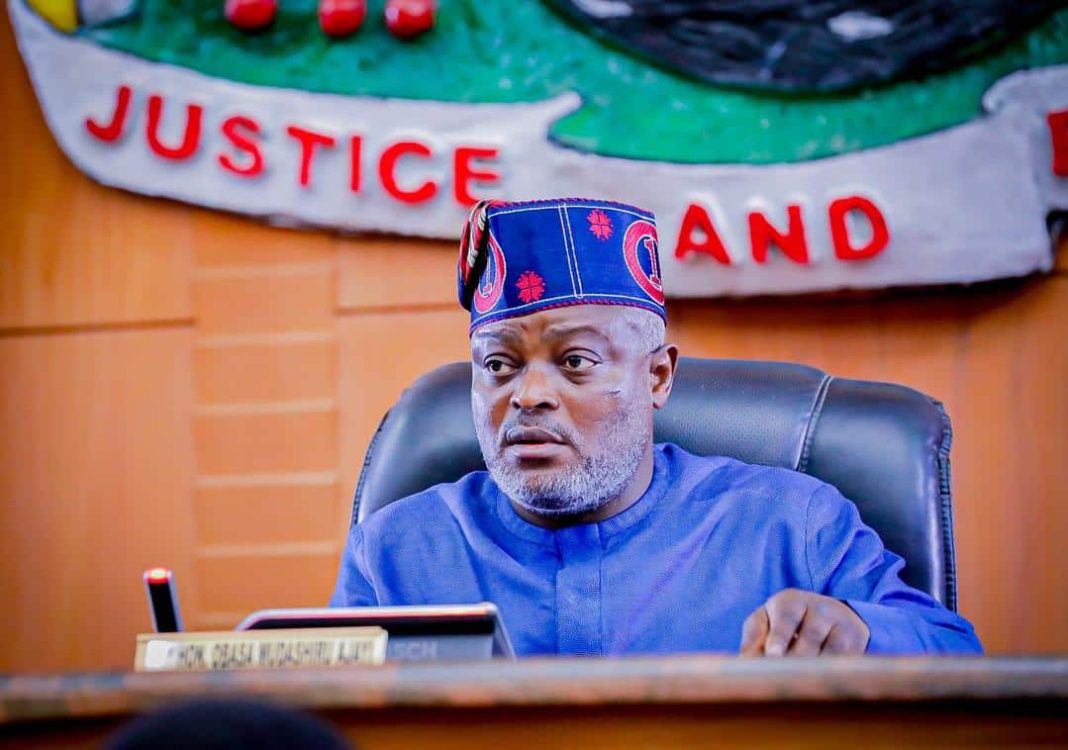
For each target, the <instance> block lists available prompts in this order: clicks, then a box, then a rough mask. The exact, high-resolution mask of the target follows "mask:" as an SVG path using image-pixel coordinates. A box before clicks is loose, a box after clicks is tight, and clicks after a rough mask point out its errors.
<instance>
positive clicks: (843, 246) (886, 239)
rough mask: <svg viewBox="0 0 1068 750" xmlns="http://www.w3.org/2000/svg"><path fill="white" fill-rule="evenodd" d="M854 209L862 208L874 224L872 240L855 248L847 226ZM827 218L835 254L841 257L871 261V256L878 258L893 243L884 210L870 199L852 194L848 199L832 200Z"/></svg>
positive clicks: (862, 211)
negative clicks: (847, 218) (847, 219)
mask: <svg viewBox="0 0 1068 750" xmlns="http://www.w3.org/2000/svg"><path fill="white" fill-rule="evenodd" d="M850 211H860V212H861V213H862V214H864V216H865V217H866V218H867V219H868V223H869V224H870V225H871V239H870V240H868V244H866V245H864V246H863V247H855V246H854V245H853V243H852V242H850V240H849V227H848V226H846V217H847V216H848V215H849V212H850ZM827 218H828V220H829V221H830V224H831V242H832V243H833V244H834V254H835V255H836V256H838V259H839V260H867V259H868V258H874V257H875V256H876V255H878V254H879V253H881V252H882V251H883V250H885V249H886V246H887V245H889V244H890V230H889V229H888V228H887V226H886V219H885V218H883V212H882V211H880V210H879V207H878V206H876V205H875V204H874V203H872V202H871V201H870V200H868V199H867V198H862V197H861V196H859V195H850V196H849V197H847V198H839V199H838V200H835V201H831V205H830V206H829V207H828V208H827Z"/></svg>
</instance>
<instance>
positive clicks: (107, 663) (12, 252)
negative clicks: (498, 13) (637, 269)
mask: <svg viewBox="0 0 1068 750" xmlns="http://www.w3.org/2000/svg"><path fill="white" fill-rule="evenodd" d="M0 107H3V110H4V112H5V115H6V116H5V127H4V129H3V130H2V131H0V160H2V163H3V164H4V169H3V170H0V253H2V259H0V430H2V436H0V602H2V603H3V605H2V606H3V611H4V613H5V616H4V617H2V618H0V671H8V670H17V671H31V670H34V671H38V670H54V669H88V668H104V667H107V668H122V667H126V666H128V665H129V663H130V659H131V658H132V653H133V649H132V647H133V634H134V633H136V632H138V631H143V630H145V629H147V628H148V627H149V621H148V615H147V611H146V608H145V604H144V599H143V593H142V591H141V588H140V573H141V571H142V569H143V568H145V567H147V566H150V565H154V564H167V565H170V566H172V567H174V568H175V569H176V570H177V573H178V580H179V591H180V594H181V597H182V605H183V610H184V615H185V617H186V621H187V625H189V626H191V627H195V628H207V627H230V626H232V625H233V624H234V623H235V622H236V621H237V619H239V618H240V617H241V616H242V615H244V614H245V613H247V612H248V611H250V610H253V609H257V608H261V607H269V606H298V605H316V604H320V603H323V602H325V600H326V599H327V597H328V596H329V594H330V590H331V588H332V582H333V577H334V572H335V568H336V561H337V555H338V552H339V550H340V545H341V542H342V539H343V535H344V533H345V529H346V527H347V525H348V518H349V511H350V504H351V495H352V488H353V486H354V483H355V480H356V476H357V473H358V470H359V465H360V462H361V460H362V457H363V453H364V450H365V448H366V446H367V443H368V441H369V440H370V437H371V435H372V434H373V431H374V429H375V427H376V425H377V423H378V421H379V419H380V418H381V416H382V414H383V413H384V412H385V410H386V409H387V408H388V407H389V405H390V404H392V403H393V401H394V400H395V399H396V397H397V396H398V395H399V394H400V392H401V390H402V389H403V388H404V387H405V386H406V385H407V384H408V383H409V382H411V380H412V379H414V378H415V377H416V376H417V375H418V374H420V373H422V372H424V371H426V370H428V369H430V368H432V367H434V366H436V365H438V364H440V363H442V362H445V361H450V360H456V359H463V358H465V357H466V354H467V338H466V333H465V331H466V323H465V315H464V314H463V313H462V312H461V311H459V310H458V308H457V307H456V306H455V303H454V299H453V294H454V287H453V263H454V252H453V247H452V244H451V243H430V242H418V241H411V240H404V239H400V238H338V237H335V236H332V235H329V234H327V233H322V232H297V231H292V230H282V229H275V228H270V227H267V226H263V225H260V224H258V223H256V222H254V221H251V220H246V219H242V218H238V217H234V216H227V215H222V214H215V213H212V212H208V211H204V210H200V209H195V208H191V207H188V206H183V205H179V204H175V203H171V202H167V201H154V200H149V199H146V198H141V197H138V196H133V195H128V194H125V193H121V192H118V191H114V190H110V189H106V188H103V187H100V186H98V185H96V184H94V183H93V182H91V181H90V180H89V179H88V178H86V177H84V176H83V175H81V174H80V173H78V172H77V171H76V170H75V169H74V168H73V167H72V166H71V165H70V164H69V163H68V162H67V161H66V159H65V158H64V157H63V156H62V154H61V153H60V152H59V150H58V149H57V147H56V146H55V144H54V143H53V141H52V139H51V136H50V135H49V134H48V132H47V129H46V127H45V124H44V121H43V118H42V117H41V114H40V111H39V109H38V107H37V104H36V102H35V100H34V97H33V93H32V91H31V90H30V86H29V84H28V81H27V77H26V74H25V71H24V70H23V69H22V66H21V62H20V61H19V59H18V55H17V52H16V50H15V48H14V43H13V38H12V34H11V30H10V28H9V27H8V25H7V17H6V14H4V15H3V21H2V23H0ZM1060 263H1061V266H1060V268H1059V270H1058V271H1057V272H1056V273H1055V274H1054V275H1053V276H1051V277H1046V278H1040V279H1033V280H1028V281H1016V282H1005V283H999V284H993V285H986V286H982V287H976V288H972V289H959V290H938V291H928V292H916V293H907V294H897V295H894V296H886V297H881V298H870V299H853V300H847V301H843V300H792V301H784V300H775V299H768V300H755V301H745V302H722V301H718V302H717V301H698V302H673V303H672V305H671V311H670V314H671V318H672V322H671V331H672V335H673V336H674V337H675V338H676V340H677V341H678V342H679V343H680V345H681V346H682V349H683V351H684V352H685V353H687V354H691V355H697V356H720V357H747V358H760V359H783V360H792V361H799V362H805V363H808V364H812V365H815V366H817V367H821V368H823V369H825V370H828V371H830V372H833V373H835V374H838V375H843V376H848V377H860V378H870V379H880V380H889V381H896V382H902V383H905V384H908V385H912V386H914V387H916V388H919V389H921V390H924V391H926V392H928V393H931V394H932V395H934V396H936V397H938V398H940V399H942V400H943V401H945V403H946V405H947V406H948V408H949V410H950V413H951V415H952V416H953V419H954V424H955V428H956V443H955V448H954V453H953V460H954V470H955V475H954V476H955V480H954V481H955V487H954V489H955V496H956V522H957V541H958V562H959V566H960V584H961V608H962V611H963V612H964V613H965V614H966V615H968V616H969V617H971V618H972V619H973V621H974V622H975V623H976V626H977V628H978V629H979V632H980V634H981V636H982V637H983V638H984V640H985V642H986V644H987V646H988V648H989V649H990V650H991V651H994V652H1001V653H1004V652H1042V651H1053V650H1059V651H1064V650H1066V649H1068V568H1066V567H1065V566H1064V565H1062V564H1061V562H1060V558H1059V555H1058V552H1059V550H1060V547H1061V545H1062V544H1063V542H1062V540H1063V539H1065V538H1068V502H1065V500H1066V491H1065V489H1064V488H1065V487H1066V486H1068V462H1065V461H1064V460H1063V459H1062V453H1063V452H1064V450H1065V446H1066V445H1068V389H1065V387H1064V385H1063V383H1062V380H1063V379H1064V377H1065V375H1066V374H1068V349H1066V347H1065V345H1064V339H1065V333H1066V329H1068V322H1066V321H1068V263H1066V261H1065V259H1064V254H1062V256H1061V258H1060ZM73 633H77V634H78V637H76V638H75V637H74V636H73V635H72V634H73Z"/></svg>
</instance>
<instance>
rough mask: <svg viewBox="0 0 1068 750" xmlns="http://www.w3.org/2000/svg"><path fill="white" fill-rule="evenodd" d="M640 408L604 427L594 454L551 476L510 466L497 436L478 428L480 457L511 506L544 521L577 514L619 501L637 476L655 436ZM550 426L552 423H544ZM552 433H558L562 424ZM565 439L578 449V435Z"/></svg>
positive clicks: (484, 428)
mask: <svg viewBox="0 0 1068 750" xmlns="http://www.w3.org/2000/svg"><path fill="white" fill-rule="evenodd" d="M643 417H644V415H643V414H642V412H641V410H640V409H623V410H620V412H618V414H617V416H616V418H615V419H613V420H611V422H610V423H609V424H605V425H602V428H601V429H602V433H603V434H604V435H605V441H604V443H602V447H601V450H600V451H599V452H598V453H597V454H596V455H593V456H590V455H585V454H580V460H579V462H578V463H576V464H574V465H572V466H569V467H568V468H566V469H563V470H561V471H558V472H555V473H553V474H550V475H547V476H546V475H540V476H535V475H532V474H531V473H529V472H526V471H523V470H522V469H519V468H516V467H515V466H514V465H511V464H509V462H508V461H507V460H505V458H504V457H503V456H502V455H501V454H502V450H503V449H502V447H501V445H500V444H499V442H498V440H497V434H496V433H491V432H490V431H489V430H488V429H487V428H488V425H481V424H480V425H476V430H475V431H476V432H477V433H478V442H479V445H480V446H481V448H482V457H483V459H484V460H485V462H486V466H487V468H488V469H489V472H490V475H491V476H492V477H493V480H494V481H495V482H496V483H497V486H498V487H500V488H501V491H503V492H504V494H505V495H507V496H508V497H509V499H510V500H512V502H514V503H516V504H517V505H519V506H520V507H521V508H523V509H525V510H527V511H529V512H530V513H532V514H534V515H536V516H540V517H543V518H554V519H556V518H565V517H568V516H578V515H582V514H584V513H589V512H590V511H594V510H597V509H598V508H600V507H602V506H604V505H606V504H607V503H609V502H611V501H612V500H615V499H616V498H617V497H619V496H620V495H621V494H623V491H624V490H625V489H626V487H627V484H628V483H629V482H630V481H631V479H633V478H634V475H635V473H637V471H638V465H639V464H640V463H641V460H642V457H643V456H644V455H645V452H646V450H647V449H648V448H649V444H650V443H651V442H652V436H651V435H650V434H649V428H648V426H647V425H646V424H645V420H644V418H643ZM542 426H548V425H544V424H543V425H542ZM553 429H554V430H555V431H557V432H560V429H559V427H558V426H554V427H553ZM565 437H566V438H568V439H569V440H571V444H572V445H575V444H576V441H575V439H574V438H575V437H576V436H575V435H574V434H573V433H566V434H565Z"/></svg>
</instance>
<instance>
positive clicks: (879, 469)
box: [352, 357, 957, 610]
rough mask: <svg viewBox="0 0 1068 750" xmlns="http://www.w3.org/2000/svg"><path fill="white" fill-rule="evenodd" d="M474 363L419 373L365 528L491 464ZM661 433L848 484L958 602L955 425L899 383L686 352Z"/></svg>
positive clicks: (373, 481)
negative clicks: (400, 503) (482, 447)
mask: <svg viewBox="0 0 1068 750" xmlns="http://www.w3.org/2000/svg"><path fill="white" fill-rule="evenodd" d="M470 388H471V366H470V364H469V363H465V362H461V363H455V364H449V365H445V366H444V367H439V368H438V369H436V370H434V371H432V372H430V373H427V374H426V375H424V376H422V377H421V378H419V380H417V381H416V382H415V383H414V384H413V385H412V386H411V387H410V388H409V389H408V390H407V391H405V393H404V395H403V396H401V398H400V400H399V401H398V402H397V404H396V405H395V406H394V407H393V408H392V409H391V410H390V411H389V413H388V414H386V416H385V418H384V419H383V420H382V423H381V424H380V425H379V427H378V431H377V432H376V433H375V436H374V439H373V440H372V441H371V445H370V448H368V450H367V457H366V458H365V459H364V464H363V470H362V471H361V472H360V480H359V483H358V485H357V487H356V497H355V502H354V504H353V514H352V518H353V523H357V522H358V521H360V520H362V519H364V518H366V517H367V516H368V515H369V514H371V513H373V512H374V511H375V510H377V509H378V508H381V507H382V506H384V505H386V504H387V503H390V502H393V501H394V500H397V499H399V498H402V497H405V496H407V495H410V494H413V493H415V492H418V491H420V490H423V489H425V488H427V487H430V486H432V485H434V484H437V483H439V482H451V481H455V480H456V479H459V478H460V477H461V476H463V475H464V474H466V473H467V472H470V471H476V470H480V469H484V468H485V466H484V464H483V463H482V455H481V453H480V451H479V447H478V441H477V439H476V437H475V430H474V424H473V422H472V420H471V398H470ZM655 439H656V441H657V442H673V443H677V444H679V445H680V446H682V447H683V448H685V449H686V450H688V451H690V452H692V453H697V454H703V455H727V456H733V457H735V458H739V459H742V460H743V461H748V462H750V463H758V464H766V465H770V466H782V467H786V468H789V469H795V470H797V471H802V472H805V473H806V474H811V475H812V476H815V477H819V478H820V479H822V480H824V481H825V482H829V483H830V484H833V485H834V486H836V487H837V488H838V489H839V490H840V491H841V492H842V493H843V494H844V495H845V496H846V497H848V498H850V499H851V500H852V501H853V502H854V503H856V505H857V508H858V509H859V510H860V515H861V517H862V518H863V519H864V521H865V522H866V523H867V524H868V525H869V526H871V527H872V528H874V529H875V530H876V531H877V532H878V533H879V535H880V536H881V537H882V539H883V542H884V543H885V544H886V546H887V547H888V548H889V549H891V550H893V551H894V552H896V553H897V554H899V555H901V556H902V557H903V558H904V559H905V561H906V567H905V570H904V572H903V574H902V577H903V578H904V580H905V581H906V582H907V583H909V584H910V585H912V586H915V587H916V588H918V589H920V590H922V591H926V592H927V593H929V594H931V596H933V597H934V598H935V599H937V600H938V601H940V602H941V603H942V604H944V605H945V606H946V607H948V608H949V609H952V610H956V606H957V589H956V568H955V563H954V554H953V516H952V508H951V497H950V486H949V446H950V439H951V432H950V425H949V419H948V417H947V416H946V413H945V411H944V410H943V409H942V405H941V404H939V403H938V402H937V401H934V400H932V399H931V398H929V397H927V396H925V395H923V394H922V393H919V392H917V391H914V390H912V389H910V388H905V387H902V386H899V385H891V384H888V383H872V382H866V381H860V380H846V379H843V378H835V377H833V376H830V375H827V374H825V373H823V372H821V371H819V370H817V369H815V368H812V367H806V366H803V365H796V364H786V363H781V362H753V361H743V360H708V359H692V358H686V357H683V358H682V359H681V360H680V362H679V369H678V375H677V379H676V381H675V386H674V390H673V391H672V395H671V399H670V400H669V402H668V405H667V406H666V407H665V408H663V409H661V410H660V411H659V412H657V415H656V430H655Z"/></svg>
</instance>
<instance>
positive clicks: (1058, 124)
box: [1046, 109, 1068, 177]
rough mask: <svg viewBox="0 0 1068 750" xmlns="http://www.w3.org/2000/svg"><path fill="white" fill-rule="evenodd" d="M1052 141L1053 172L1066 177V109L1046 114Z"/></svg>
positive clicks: (1067, 121) (1067, 143)
mask: <svg viewBox="0 0 1068 750" xmlns="http://www.w3.org/2000/svg"><path fill="white" fill-rule="evenodd" d="M1046 122H1047V123H1049V136H1050V139H1051V141H1052V142H1053V174H1055V175H1057V176H1058V177H1068V109H1066V110H1063V111H1061V112H1050V113H1049V114H1048V115H1046Z"/></svg>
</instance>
